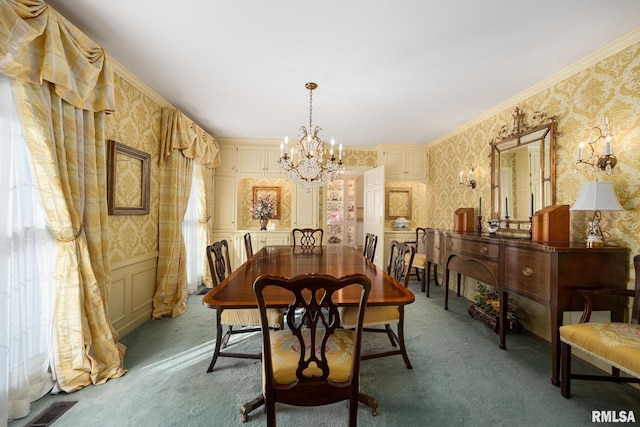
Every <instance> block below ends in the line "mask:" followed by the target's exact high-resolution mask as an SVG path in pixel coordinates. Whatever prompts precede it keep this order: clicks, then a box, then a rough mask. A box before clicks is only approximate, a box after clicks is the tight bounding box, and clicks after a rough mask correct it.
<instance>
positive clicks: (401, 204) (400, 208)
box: [385, 187, 412, 219]
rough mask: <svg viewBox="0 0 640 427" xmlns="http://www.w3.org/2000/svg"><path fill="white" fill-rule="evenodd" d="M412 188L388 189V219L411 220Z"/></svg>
mask: <svg viewBox="0 0 640 427" xmlns="http://www.w3.org/2000/svg"><path fill="white" fill-rule="evenodd" d="M411 198H412V192H411V188H404V187H387V189H386V200H385V210H386V212H385V213H386V215H385V217H386V219H398V218H400V217H403V218H406V219H411V212H412V209H411Z"/></svg>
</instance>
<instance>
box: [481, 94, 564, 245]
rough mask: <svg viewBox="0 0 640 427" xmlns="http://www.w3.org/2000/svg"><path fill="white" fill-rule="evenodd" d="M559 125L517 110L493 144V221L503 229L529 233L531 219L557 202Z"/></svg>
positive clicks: (536, 113)
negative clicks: (556, 136)
mask: <svg viewBox="0 0 640 427" xmlns="http://www.w3.org/2000/svg"><path fill="white" fill-rule="evenodd" d="M555 133H556V122H555V120H554V118H553V117H546V116H545V114H544V113H542V112H534V113H533V114H532V115H531V117H530V118H527V117H526V116H525V114H524V113H523V112H522V111H521V110H520V109H519V108H518V107H514V109H513V114H512V121H511V123H510V124H507V125H504V126H503V127H502V128H501V129H500V132H499V134H498V135H497V136H496V137H495V138H493V139H492V140H491V142H490V144H491V218H497V219H500V230H509V231H513V232H516V233H517V232H520V231H521V232H523V233H524V232H526V233H528V232H529V217H531V216H533V214H534V213H535V212H536V211H538V210H540V209H542V208H544V207H546V206H549V205H553V204H555V200H556V142H555Z"/></svg>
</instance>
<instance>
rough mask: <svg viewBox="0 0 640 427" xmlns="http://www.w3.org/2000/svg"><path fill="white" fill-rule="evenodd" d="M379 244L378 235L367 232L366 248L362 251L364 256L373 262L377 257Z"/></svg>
mask: <svg viewBox="0 0 640 427" xmlns="http://www.w3.org/2000/svg"><path fill="white" fill-rule="evenodd" d="M377 244H378V236H376V235H375V234H371V233H367V235H366V236H365V238H364V249H363V251H362V256H364V257H365V258H366V259H368V260H369V261H371V262H373V260H374V258H375V257H376V246H377Z"/></svg>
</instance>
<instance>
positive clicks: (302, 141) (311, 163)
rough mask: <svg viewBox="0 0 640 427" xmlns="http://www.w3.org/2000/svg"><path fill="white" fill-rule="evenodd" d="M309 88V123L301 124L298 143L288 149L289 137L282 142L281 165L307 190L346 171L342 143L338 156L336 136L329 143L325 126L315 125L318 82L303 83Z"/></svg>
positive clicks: (282, 173) (288, 176)
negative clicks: (324, 138) (325, 135)
mask: <svg viewBox="0 0 640 427" xmlns="http://www.w3.org/2000/svg"><path fill="white" fill-rule="evenodd" d="M304 87H306V88H307V89H309V127H308V128H307V127H306V126H304V125H302V126H301V127H300V133H299V139H298V143H297V144H295V145H294V146H293V147H291V149H289V138H288V137H285V138H284V142H283V143H281V144H280V159H278V163H277V165H278V169H280V174H281V175H282V176H283V177H285V178H286V179H289V180H291V181H293V182H295V183H297V184H298V185H300V186H301V187H303V188H304V189H305V190H306V191H308V192H309V191H311V189H312V188H314V187H321V186H323V185H326V184H327V182H328V181H331V180H334V179H338V178H340V175H341V174H342V172H343V171H344V164H343V163H342V144H340V145H339V146H338V158H336V156H335V140H334V139H333V138H331V144H330V145H329V144H326V143H325V142H324V141H323V140H322V139H323V135H322V128H321V127H320V126H316V127H315V128H314V127H313V90H314V89H316V88H317V87H318V85H317V84H316V83H313V82H309V83H307V84H305V85H304Z"/></svg>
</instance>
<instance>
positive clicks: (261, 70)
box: [48, 0, 640, 146]
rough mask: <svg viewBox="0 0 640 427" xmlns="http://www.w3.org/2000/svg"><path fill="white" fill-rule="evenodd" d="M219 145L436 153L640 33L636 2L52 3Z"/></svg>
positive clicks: (90, 0) (198, 0)
mask: <svg viewBox="0 0 640 427" xmlns="http://www.w3.org/2000/svg"><path fill="white" fill-rule="evenodd" d="M48 3H49V4H51V5H52V6H53V7H54V8H55V9H56V10H57V11H59V12H60V13H62V15H64V16H65V17H67V18H68V19H69V20H70V21H71V22H73V23H74V24H75V25H76V26H78V27H79V28H80V29H81V30H83V31H84V32H85V33H86V34H87V35H89V36H90V37H91V38H93V39H94V40H95V41H96V42H97V43H99V44H100V45H101V46H103V47H104V48H105V49H106V50H107V52H108V53H109V54H110V55H111V56H112V57H113V58H114V59H116V60H117V61H118V62H120V63H121V64H122V65H123V66H124V67H125V68H127V69H128V70H129V71H131V72H132V73H133V74H135V75H136V76H138V77H139V78H140V79H141V80H143V81H144V82H145V83H146V84H147V85H148V86H149V87H151V88H152V89H153V90H155V91H156V92H157V93H158V94H160V95H161V96H162V97H163V98H164V99H166V100H167V101H168V102H170V103H171V104H172V105H173V106H175V107H176V108H178V109H179V110H181V111H183V112H184V113H185V114H186V115H187V116H188V117H190V118H191V119H193V120H195V121H196V122H197V123H198V124H199V125H200V126H202V127H203V128H204V129H206V130H207V131H208V132H210V133H211V134H212V135H214V136H215V137H233V138H269V139H272V138H273V139H280V138H282V137H284V136H285V135H288V136H289V137H290V138H295V137H296V136H297V134H298V128H299V127H300V126H301V125H303V124H308V121H309V117H308V114H309V111H308V107H309V105H308V102H309V99H308V97H309V95H308V91H307V90H306V89H305V87H304V84H305V83H306V82H308V81H314V82H316V83H318V85H319V87H318V89H317V90H315V91H314V96H313V122H314V125H320V126H321V127H322V128H323V129H324V134H325V137H326V139H330V138H331V137H334V138H335V139H336V141H338V142H342V143H343V144H345V145H346V146H363V145H368V146H371V145H376V144H379V143H407V144H416V143H428V142H430V141H433V140H435V139H437V138H438V137H440V136H442V135H444V134H446V133H448V132H450V131H451V130H453V129H456V128H458V127H459V126H461V125H463V124H464V123H466V122H468V121H470V120H472V119H473V118H475V117H477V116H479V115H481V114H482V113H483V112H485V111H487V110H489V109H491V108H492V107H494V106H496V105H498V104H500V103H501V102H504V101H506V100H508V99H509V98H511V97H514V96H516V95H517V94H518V93H520V92H522V91H524V90H525V89H527V88H529V87H531V86H533V85H535V84H536V83H538V82H540V81H542V80H544V79H546V78H548V77H549V76H551V75H553V74H554V73H556V72H558V71H559V70H562V69H563V68H565V67H567V66H569V65H571V64H573V63H575V62H576V61H578V60H580V59H582V58H584V57H585V56H587V55H588V54H590V53H592V52H594V51H596V50H598V49H600V48H602V47H603V46H605V45H607V44H609V43H610V42H612V41H614V40H616V39H618V38H619V37H621V36H623V35H625V34H627V33H629V32H630V31H632V30H634V29H635V28H637V27H638V26H639V25H640V1H638V0H609V1H606V2H605V1H602V0H536V1H533V0H530V1H526V2H525V1H519V0H482V1H479V0H448V1H443V0H439V1H433V0H402V1H397V0H396V1H392V0H388V1H386V0H357V1H356V0H352V1H348V0H324V1H315V2H311V1H307V0H271V1H266V0H226V1H224V0H182V1H181V2H177V1H175V0H136V1H131V0H109V1H98V0H49V1H48Z"/></svg>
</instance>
